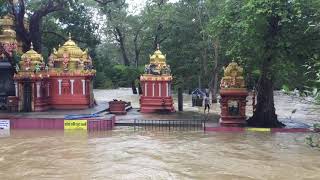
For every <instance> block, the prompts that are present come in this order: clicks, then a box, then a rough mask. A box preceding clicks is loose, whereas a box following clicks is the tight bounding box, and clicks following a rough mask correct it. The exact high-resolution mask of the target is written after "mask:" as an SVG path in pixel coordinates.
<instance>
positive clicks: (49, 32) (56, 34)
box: [42, 31, 88, 44]
mask: <svg viewBox="0 0 320 180" xmlns="http://www.w3.org/2000/svg"><path fill="white" fill-rule="evenodd" d="M42 33H44V34H52V35H55V36H57V37H59V38H61V39H62V40H64V41H67V40H68V38H66V37H65V36H63V35H61V34H59V33H57V32H54V31H42ZM72 39H73V40H74V41H76V42H80V43H85V44H88V42H86V41H82V40H80V39H76V38H74V37H73V38H72Z"/></svg>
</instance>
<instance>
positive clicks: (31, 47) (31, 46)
mask: <svg viewBox="0 0 320 180" xmlns="http://www.w3.org/2000/svg"><path fill="white" fill-rule="evenodd" d="M30 49H32V50H33V43H32V42H31V45H30Z"/></svg>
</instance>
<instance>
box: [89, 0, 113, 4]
mask: <svg viewBox="0 0 320 180" xmlns="http://www.w3.org/2000/svg"><path fill="white" fill-rule="evenodd" d="M94 1H95V2H97V3H99V4H101V5H107V4H109V3H112V2H114V1H115V0H94Z"/></svg>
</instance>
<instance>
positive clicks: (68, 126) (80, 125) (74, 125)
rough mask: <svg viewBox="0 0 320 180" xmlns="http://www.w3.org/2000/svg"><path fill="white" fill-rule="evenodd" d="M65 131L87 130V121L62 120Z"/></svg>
mask: <svg viewBox="0 0 320 180" xmlns="http://www.w3.org/2000/svg"><path fill="white" fill-rule="evenodd" d="M64 129H65V130H87V129H88V121H87V120H64Z"/></svg>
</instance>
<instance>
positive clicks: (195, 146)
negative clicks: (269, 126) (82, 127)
mask: <svg viewBox="0 0 320 180" xmlns="http://www.w3.org/2000/svg"><path fill="white" fill-rule="evenodd" d="M308 135H309V134H303V133H276V134H271V133H261V132H259V133H258V132H246V133H204V132H202V131H197V132H196V131H167V130H138V131H137V130H136V131H134V130H133V128H130V127H121V128H116V129H115V130H114V131H107V132H96V133H90V134H87V133H82V132H63V131H40V130H37V131H21V130H20V131H11V132H10V136H7V137H0V145H1V147H0V179H2V180H5V179H76V180H78V179H157V180H158V179H277V180H278V179H281V180H282V179H320V151H318V150H316V149H312V148H310V147H308V145H306V143H305V137H306V136H308ZM2 136H5V135H3V134H2Z"/></svg>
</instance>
